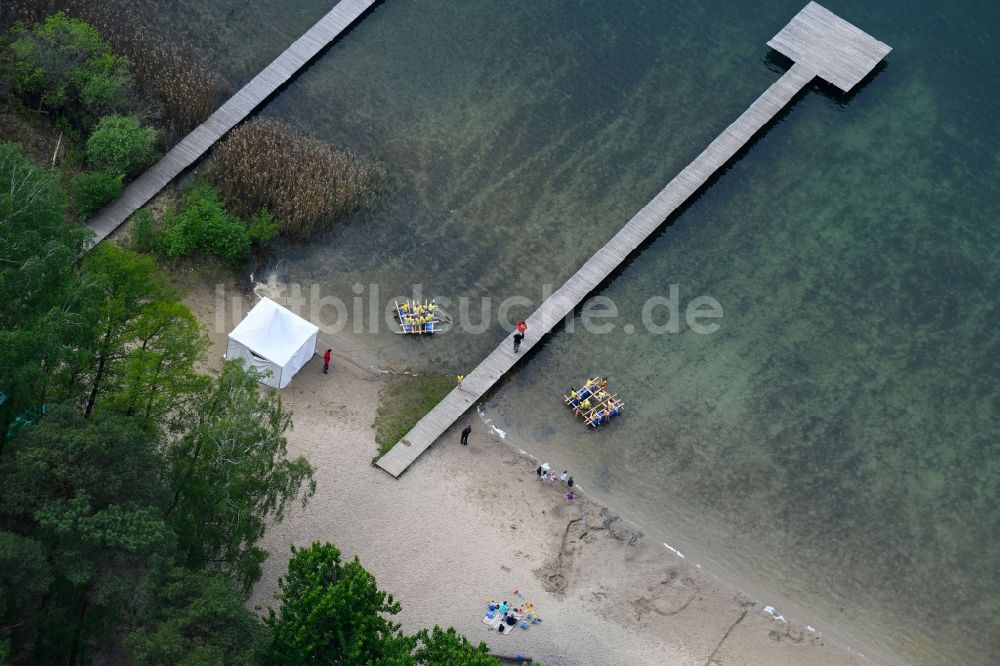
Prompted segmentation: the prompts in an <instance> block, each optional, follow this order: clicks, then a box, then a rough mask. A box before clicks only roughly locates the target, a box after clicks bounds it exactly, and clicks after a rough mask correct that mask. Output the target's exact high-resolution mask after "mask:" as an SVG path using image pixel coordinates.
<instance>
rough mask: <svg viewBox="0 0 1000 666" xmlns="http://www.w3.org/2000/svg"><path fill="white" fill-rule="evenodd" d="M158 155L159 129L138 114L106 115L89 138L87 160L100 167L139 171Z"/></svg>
mask: <svg viewBox="0 0 1000 666" xmlns="http://www.w3.org/2000/svg"><path fill="white" fill-rule="evenodd" d="M154 159H156V130H155V129H153V128H152V127H143V126H142V125H141V124H140V123H139V119H138V118H135V117H134V116H104V117H103V118H101V119H100V120H99V121H97V127H95V128H94V131H93V133H92V134H91V135H90V138H89V139H87V160H88V161H89V162H90V163H91V164H92V165H94V166H95V167H97V168H99V169H103V170H105V171H107V172H109V173H114V174H122V175H124V176H131V175H135V174H136V173H137V172H138V171H140V170H141V169H142V168H143V167H146V166H149V165H150V164H152V162H153V160H154Z"/></svg>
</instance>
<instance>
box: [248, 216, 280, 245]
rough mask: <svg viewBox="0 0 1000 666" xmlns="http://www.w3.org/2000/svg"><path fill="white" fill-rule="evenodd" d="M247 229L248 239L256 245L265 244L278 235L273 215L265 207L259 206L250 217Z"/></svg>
mask: <svg viewBox="0 0 1000 666" xmlns="http://www.w3.org/2000/svg"><path fill="white" fill-rule="evenodd" d="M247 229H248V230H249V231H250V239H251V240H253V242H254V243H257V245H267V243H269V242H270V241H271V240H272V239H273V238H274V237H275V236H277V235H278V223H277V222H276V221H275V220H274V215H272V214H271V211H269V210H268V209H266V208H261V209H260V210H259V211H257V212H256V213H254V214H253V217H251V218H250V222H249V224H247Z"/></svg>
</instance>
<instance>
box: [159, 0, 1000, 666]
mask: <svg viewBox="0 0 1000 666" xmlns="http://www.w3.org/2000/svg"><path fill="white" fill-rule="evenodd" d="M801 5H802V3H801V2H800V1H799V0H788V1H785V0H768V1H767V2H761V3H706V2H701V1H695V0H683V1H677V2H626V3H621V4H618V5H609V4H608V3H598V2H556V1H547V2H544V3H517V4H514V3H489V2H461V3H458V2H455V3H444V2H421V3H418V2H415V1H413V0H392V1H391V2H386V3H383V4H381V5H379V6H378V7H376V8H375V9H374V10H373V11H372V12H371V13H370V14H369V15H368V16H367V17H366V18H365V19H364V20H363V21H362V22H361V23H360V24H359V25H358V26H356V27H355V28H354V29H352V30H351V32H350V33H349V34H348V35H347V36H346V37H345V38H343V39H341V40H340V42H338V43H337V44H336V45H335V46H334V47H333V48H331V49H330V50H328V51H327V52H326V53H325V54H324V55H323V56H322V57H321V58H320V59H318V60H317V61H316V62H315V63H313V64H312V65H311V66H310V67H309V69H308V70H307V71H306V72H304V73H303V74H302V75H301V76H300V77H299V78H298V79H297V80H296V81H295V82H293V83H292V84H291V85H289V86H288V87H287V88H286V89H285V90H284V91H283V92H282V93H281V94H280V95H279V96H277V97H276V98H275V99H274V100H273V101H272V102H271V103H270V104H269V105H268V106H267V108H266V109H265V110H264V111H263V112H262V113H263V115H265V116H268V117H274V118H281V119H283V120H286V121H288V122H291V123H293V124H295V125H297V126H299V127H300V128H302V129H303V130H305V131H307V132H308V133H310V134H312V135H314V136H317V137H320V138H322V139H326V140H330V141H333V142H335V143H338V144H340V145H343V146H348V147H351V148H353V149H355V150H357V151H359V152H361V153H363V154H366V155H375V156H377V157H378V158H379V159H381V160H382V161H383V162H384V163H385V164H386V165H387V168H388V170H389V172H390V174H391V183H390V187H389V191H388V193H387V195H386V197H385V200H384V201H383V202H382V204H381V206H380V207H379V209H378V210H377V211H376V212H375V213H374V214H373V215H371V216H370V217H368V218H366V219H356V220H351V221H349V222H347V223H345V224H343V225H341V226H340V227H339V228H338V229H337V230H335V231H334V232H333V233H331V234H330V235H329V237H327V238H323V239H321V240H319V241H317V242H315V243H313V244H310V245H309V246H307V247H302V246H299V247H296V246H282V247H279V248H278V249H277V251H276V253H275V256H276V257H277V259H276V260H274V261H272V262H271V263H270V264H269V265H268V266H267V267H265V270H264V271H263V277H264V278H265V279H266V280H269V281H270V283H271V284H272V285H287V284H292V283H295V284H300V285H303V288H304V289H305V290H308V287H309V285H312V284H316V285H318V286H319V289H320V290H321V293H322V294H323V295H325V296H337V297H339V298H341V299H343V300H344V301H345V302H347V303H351V302H352V299H353V298H354V297H355V296H357V295H358V293H357V292H358V291H360V292H361V294H360V296H361V299H367V298H368V297H370V295H371V292H372V290H373V288H374V287H372V285H377V288H378V290H379V299H380V300H381V301H383V302H384V301H385V300H386V299H390V300H391V298H392V297H395V296H401V295H404V294H409V293H410V292H411V290H412V288H413V285H414V283H419V284H420V285H421V290H422V293H423V294H424V295H426V296H428V297H431V296H437V297H439V298H449V299H453V300H457V299H458V298H459V297H467V298H470V299H472V302H473V303H474V304H475V305H474V307H473V312H472V319H473V320H478V318H479V314H480V313H479V305H478V304H479V302H480V301H479V299H481V298H484V297H490V298H492V299H494V300H493V309H494V310H495V309H496V306H497V305H498V303H499V302H500V301H501V300H502V299H504V298H507V297H510V296H518V295H520V296H524V297H527V298H528V299H531V300H532V301H534V303H536V304H537V302H539V300H540V299H541V297H542V295H543V294H542V287H541V285H543V284H551V285H556V286H558V285H559V284H561V283H562V282H563V281H564V280H565V279H566V278H567V277H569V276H570V275H571V274H572V273H573V272H574V271H575V270H576V268H577V267H578V266H579V265H580V264H581V263H582V262H583V261H584V260H586V258H587V257H589V256H590V254H592V253H593V251H595V250H596V249H597V248H599V247H600V246H601V245H602V244H603V243H604V242H605V241H606V240H607V239H608V238H609V237H610V236H611V235H613V233H614V232H615V231H616V230H617V229H618V228H620V226H621V225H622V224H624V222H625V221H626V220H627V219H628V218H630V217H631V216H632V214H634V212H635V211H637V210H638V209H639V208H640V207H642V206H643V205H644V204H645V203H646V202H647V201H648V200H649V199H650V198H651V197H652V196H653V195H654V194H655V193H656V192H658V191H659V190H660V189H661V188H662V187H663V186H664V185H665V184H666V183H667V182H668V181H669V180H670V178H672V177H673V176H674V175H675V174H676V173H677V171H679V170H680V169H681V168H682V167H683V166H684V165H685V164H687V162H689V161H690V160H691V159H692V158H693V157H694V156H695V155H697V153H698V152H699V151H700V150H701V149H702V148H703V147H704V146H705V145H706V144H707V143H708V142H709V141H710V140H711V139H712V138H713V137H714V136H715V135H716V134H717V133H718V132H719V131H720V130H721V129H722V128H723V127H725V126H726V125H727V124H728V123H729V122H731V121H732V120H733V119H734V118H735V117H736V116H737V115H738V114H739V113H740V112H741V111H742V110H743V109H744V108H745V107H746V106H747V105H748V104H749V103H750V102H751V101H752V100H753V99H754V98H755V97H756V96H757V95H758V94H760V93H761V92H762V91H763V90H764V89H765V88H766V87H767V86H768V85H769V84H770V83H771V82H773V81H774V80H775V79H776V78H777V77H778V76H780V73H781V71H782V65H781V63H779V62H777V61H776V60H775V59H774V58H772V57H769V54H768V50H767V48H766V47H765V42H766V41H767V40H768V39H769V38H770V37H771V36H772V35H773V34H774V33H775V32H777V30H779V29H780V28H781V27H782V26H783V25H784V24H785V23H786V22H787V21H788V19H790V18H791V17H792V16H793V15H794V14H795V12H796V11H798V10H799V9H800V8H801ZM329 6H330V3H329V2H320V1H318V0H295V1H289V2H286V3H283V5H282V8H281V10H280V11H279V10H276V9H274V6H273V3H268V2H264V1H263V0H251V1H250V2H247V1H246V0H239V1H237V0H212V1H211V2H207V3H205V2H195V1H194V0H180V1H178V2H176V3H174V5H173V6H172V8H171V10H170V13H168V14H163V15H161V17H160V20H162V22H163V25H165V26H168V27H165V28H164V29H165V30H168V31H173V32H175V33H176V34H184V35H185V36H186V37H187V38H188V39H191V40H193V41H194V42H195V43H196V44H197V46H198V48H199V50H201V51H202V52H203V55H204V56H205V57H206V58H210V59H211V62H213V63H214V64H215V66H217V67H218V68H219V71H220V72H221V73H222V74H223V75H225V76H226V77H227V78H228V80H229V81H230V83H231V85H232V86H238V84H241V83H242V82H243V81H245V80H246V79H248V78H249V77H250V76H252V74H253V73H255V72H256V71H257V70H258V69H259V68H260V67H262V66H263V65H265V64H266V63H267V62H268V61H269V60H270V59H271V58H272V57H274V56H275V55H276V54H277V53H279V52H280V51H281V50H282V49H283V48H284V47H285V46H286V45H287V44H288V43H290V42H291V41H292V40H293V39H294V38H295V37H297V36H298V35H299V34H300V33H301V32H302V31H304V30H305V29H306V28H307V27H308V26H309V25H310V24H311V23H312V22H314V21H315V20H316V19H317V18H319V17H320V16H321V15H322V14H323V13H325V12H326V11H327V10H328V8H329ZM828 6H829V7H830V9H832V10H833V11H835V12H837V13H838V14H840V15H841V16H843V17H844V18H846V19H847V20H849V21H852V22H854V23H855V24H857V25H858V26H859V27H861V28H862V29H864V30H866V31H867V32H869V33H871V34H872V35H874V36H875V37H877V38H879V39H881V40H882V41H885V42H886V43H888V44H889V45H891V46H892V47H893V48H894V50H893V52H892V53H891V54H890V56H889V58H888V62H887V64H886V66H885V67H884V68H883V69H882V71H880V72H879V73H878V74H877V75H876V76H874V77H873V78H872V79H871V80H870V81H868V82H867V83H866V84H865V85H864V86H863V87H862V88H861V89H860V90H859V91H857V92H856V93H855V94H852V95H851V96H848V97H844V96H841V95H838V94H836V93H835V92H834V91H833V90H831V89H829V88H827V87H823V86H814V87H813V88H811V89H810V90H809V92H807V93H806V94H805V95H803V96H801V97H800V98H798V99H797V100H796V101H795V102H794V104H793V105H792V107H791V109H790V111H789V112H787V113H785V114H784V115H783V116H782V117H781V119H780V120H779V121H778V122H776V123H775V124H773V125H772V126H770V127H769V128H768V129H767V130H766V132H765V133H764V135H763V136H762V137H761V138H760V140H758V141H757V142H755V143H754V145H753V146H752V148H751V149H750V150H749V151H748V152H746V153H745V154H743V155H742V156H740V157H739V159H738V160H737V161H735V162H734V163H733V164H732V165H731V166H730V167H729V168H728V169H727V170H726V172H725V173H724V175H723V176H722V177H721V178H719V179H718V180H717V181H716V182H715V183H714V184H713V185H712V186H711V187H710V188H709V189H708V190H707V191H706V192H704V193H703V194H702V195H701V196H700V197H699V198H698V199H697V200H696V201H695V202H694V203H693V204H692V205H691V206H689V207H688V208H687V209H686V210H685V211H684V212H683V213H682V214H681V215H679V216H677V217H676V219H675V220H672V223H671V224H670V225H669V226H665V227H664V229H663V230H662V231H661V232H660V233H659V235H658V236H657V238H656V239H655V240H653V241H652V242H650V243H648V244H647V245H646V246H644V248H643V249H642V251H641V252H640V253H638V254H637V255H636V256H634V257H633V258H632V259H631V260H630V261H629V262H628V263H627V265H626V266H625V267H623V268H622V269H621V270H620V271H618V272H617V273H616V275H615V276H614V277H613V278H612V279H611V280H610V281H609V282H608V283H607V284H605V285H604V286H603V287H602V288H601V290H600V292H599V294H600V295H601V296H605V297H608V298H610V299H612V300H613V301H614V302H615V303H616V305H617V307H618V310H619V314H620V318H619V319H617V320H614V321H613V323H614V329H613V330H612V331H611V332H610V333H607V334H601V335H598V334H594V333H588V332H587V331H585V330H583V328H582V327H580V326H576V327H575V330H574V331H573V332H572V333H571V332H569V331H567V330H565V329H560V330H559V331H557V332H556V333H554V334H553V335H552V336H551V337H550V338H549V339H548V340H547V341H546V342H545V343H544V345H542V346H541V348H540V349H539V350H537V351H536V352H534V353H533V354H532V356H531V359H530V362H528V363H526V364H522V365H521V366H519V368H518V369H517V370H516V372H515V373H514V374H513V375H512V376H511V377H510V378H509V379H508V380H506V381H505V382H504V383H503V384H502V386H501V387H500V388H499V389H497V390H496V391H495V392H494V393H493V394H492V395H491V396H490V397H489V399H488V400H487V401H486V404H485V405H484V412H485V414H486V416H487V417H489V418H491V419H493V421H494V422H495V424H496V425H497V426H498V427H499V428H501V429H502V430H504V431H505V432H506V433H507V438H506V441H507V442H508V443H509V444H511V445H512V446H514V447H516V448H521V449H525V450H527V451H529V452H531V453H532V454H534V455H537V456H539V457H541V458H544V459H546V460H549V461H550V462H552V463H553V464H555V465H557V466H558V467H560V468H563V467H565V468H569V469H570V470H571V471H572V472H573V474H574V476H575V478H576V479H577V481H578V482H579V484H580V485H581V486H582V487H583V489H584V490H585V491H586V492H587V493H589V494H592V495H593V496H595V497H596V498H597V499H599V500H603V501H605V502H607V503H608V504H609V505H611V506H612V507H614V508H615V509H616V510H619V511H621V512H622V513H623V514H624V515H625V516H627V517H628V518H630V519H631V520H634V521H636V522H637V523H639V524H640V525H642V526H643V528H644V529H645V530H646V532H647V534H649V535H650V537H651V538H653V539H656V540H658V541H666V542H668V543H670V544H671V545H673V546H675V547H678V548H680V549H681V550H682V551H684V552H685V554H687V556H688V557H689V558H692V559H695V560H696V561H698V562H703V563H704V566H705V568H706V570H708V571H712V572H721V573H724V574H725V575H729V576H733V577H734V578H736V579H737V580H739V581H742V582H744V583H745V584H746V585H748V586H749V587H751V588H752V589H754V590H756V591H758V594H759V595H760V598H761V599H762V600H764V601H768V600H769V599H771V598H773V599H774V600H780V602H781V603H782V604H784V605H783V606H782V607H780V608H779V610H782V609H784V608H786V607H787V608H791V609H793V611H789V612H788V613H787V614H788V615H789V617H791V618H792V619H793V620H797V621H800V622H808V623H810V624H812V625H813V626H815V627H816V628H818V629H820V630H821V631H826V632H831V631H836V632H837V633H838V634H839V635H841V636H842V637H844V638H845V639H846V640H847V641H848V642H849V643H850V644H852V645H853V646H855V648H856V649H859V650H861V651H864V652H869V651H874V652H876V653H882V654H890V653H891V654H896V655H899V656H900V657H901V659H902V660H903V661H905V662H908V663H917V664H952V663H962V664H992V663H995V659H996V655H997V654H1000V632H998V629H1000V627H998V624H1000V623H998V620H997V617H998V614H1000V576H998V574H997V572H998V571H1000V508H998V500H1000V450H998V448H1000V445H998V442H1000V427H998V426H1000V422H998V413H1000V404H998V402H1000V391H998V387H997V378H998V377H1000V344H998V343H1000V336H998V334H997V312H996V301H997V298H996V294H997V293H998V292H1000V258H998V254H997V249H998V247H1000V228H998V224H997V222H998V219H1000V215H998V213H1000V187H998V183H1000V178H998V175H1000V168H998V167H1000V164H998V162H1000V158H998V155H1000V133H998V132H997V131H996V117H997V108H998V99H1000V95H998V93H997V83H998V81H997V79H998V76H997V73H996V72H997V70H996V67H995V64H996V62H997V55H998V53H997V47H996V45H995V44H996V42H995V38H994V35H993V34H992V33H993V32H994V31H995V28H996V26H997V25H1000V5H997V4H996V3H992V2H985V1H982V2H963V3H927V2H902V0H891V1H887V2H881V3H869V2H862V1H861V0H844V1H842V2H836V3H834V4H832V5H828ZM672 284H676V285H678V297H679V302H680V304H681V307H682V308H683V307H684V305H686V304H687V303H688V302H689V301H690V300H691V299H692V298H695V297H697V296H702V295H707V296H711V297H713V298H715V299H717V300H718V301H719V302H720V303H721V304H722V307H723V309H724V313H725V316H724V317H723V318H722V319H721V320H719V321H718V323H719V324H720V328H719V330H718V331H716V332H715V333H712V334H709V335H700V334H697V333H695V332H693V331H691V330H690V329H688V328H687V327H686V326H684V325H682V326H681V327H680V331H679V332H678V333H676V334H671V333H668V334H664V335H654V334H651V333H650V332H648V331H647V330H646V329H645V328H644V327H642V326H641V325H640V323H641V322H640V318H641V317H640V315H641V312H642V308H643V304H644V303H645V302H646V301H647V299H649V298H650V297H653V296H666V295H669V293H670V285H672ZM355 285H358V287H357V290H354V289H352V288H353V287H354V286H355ZM365 302H366V301H365ZM531 309H532V308H531V307H529V306H528V305H518V306H515V307H514V308H513V309H512V310H511V312H510V316H511V318H512V319H515V320H516V319H517V318H519V317H522V316H524V315H526V314H527V313H528V312H529V311H530V310H531ZM453 314H457V313H456V312H454V311H453ZM626 324H631V325H633V326H635V332H634V333H631V334H629V333H626V327H625V325H626ZM352 325H353V324H352ZM529 334H530V331H529ZM505 335H506V333H505V331H504V330H503V329H502V328H501V327H500V326H499V325H492V326H490V327H489V328H488V329H487V331H486V332H485V333H481V334H471V333H463V332H461V331H458V330H455V331H453V332H451V333H449V334H448V335H445V336H439V337H438V338H437V339H434V340H412V339H408V338H405V337H403V336H396V335H393V334H392V333H391V332H390V331H389V330H388V329H386V328H385V327H382V330H381V332H379V333H375V334H372V333H364V332H362V333H359V334H354V333H351V332H350V330H348V332H346V333H345V334H344V335H343V336H342V337H341V338H340V340H342V341H344V342H343V345H342V347H343V348H342V350H340V351H343V352H344V353H350V354H353V355H355V356H357V357H358V358H362V359H366V360H370V361H371V362H372V363H375V364H378V365H381V366H384V367H391V368H396V369H404V368H406V369H413V370H418V371H435V372H451V373H457V372H465V371H467V370H469V369H471V368H472V367H474V365H475V363H476V362H477V361H478V359H480V358H482V357H483V356H484V355H485V354H486V353H487V352H488V351H489V350H490V349H491V348H492V347H493V346H494V345H496V344H497V343H499V342H500V341H501V340H503V339H504V336H505ZM595 373H602V374H607V375H608V376H610V377H611V379H612V384H613V388H614V389H615V390H616V392H618V393H619V394H620V395H621V396H622V397H624V399H625V401H626V403H627V405H628V409H627V415H626V417H625V418H623V419H621V420H620V421H618V422H615V423H613V424H612V425H611V426H610V427H608V428H606V429H604V430H602V431H600V432H590V431H588V430H586V429H585V428H584V427H583V426H582V424H580V423H579V422H577V421H575V420H573V419H572V418H571V416H570V415H569V414H568V413H567V412H566V411H565V408H564V407H563V406H562V404H561V394H562V393H563V392H564V391H565V389H566V387H567V386H569V385H570V384H572V383H576V382H579V381H580V380H581V379H582V378H584V377H586V376H588V375H590V374H595ZM664 557H665V558H666V557H672V555H670V553H669V552H667V551H666V550H665V551H664ZM768 595H772V596H771V597H769V596H768Z"/></svg>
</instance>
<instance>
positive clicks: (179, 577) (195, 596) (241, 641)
mask: <svg viewBox="0 0 1000 666" xmlns="http://www.w3.org/2000/svg"><path fill="white" fill-rule="evenodd" d="M141 596H142V602H141V604H140V606H139V611H138V620H139V626H138V627H137V628H136V629H135V630H133V631H132V632H131V633H130V634H129V636H128V638H127V639H126V641H125V646H126V648H127V650H128V652H129V654H130V656H131V657H132V661H133V663H135V664H136V666H147V665H148V666H158V665H159V664H177V665H178V666H217V665H218V666H245V665H246V664H251V663H254V662H255V661H256V657H257V653H258V650H259V649H260V648H261V647H262V646H263V642H264V634H265V628H264V626H263V625H262V624H261V623H260V622H259V620H258V619H257V616H256V615H254V614H253V613H251V612H250V611H248V610H247V609H246V608H245V607H244V606H243V603H242V600H241V599H240V595H239V592H238V591H237V590H236V588H235V587H234V586H233V582H232V580H231V579H230V578H229V577H228V576H226V575H225V574H219V573H206V572H204V571H191V570H190V569H185V568H182V567H176V566H173V565H172V563H171V562H170V561H169V560H167V559H163V558H157V559H156V560H155V561H154V563H153V566H152V567H151V569H150V572H149V574H147V576H146V578H145V580H144V581H143V584H142V592H141Z"/></svg>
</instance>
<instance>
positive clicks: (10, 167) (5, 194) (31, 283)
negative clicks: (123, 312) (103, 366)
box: [0, 143, 91, 452]
mask: <svg viewBox="0 0 1000 666" xmlns="http://www.w3.org/2000/svg"><path fill="white" fill-rule="evenodd" d="M65 209H66V201H65V197H64V196H63V194H62V191H61V190H60V189H59V187H58V185H57V183H56V180H55V177H54V175H53V174H52V173H51V172H49V171H46V170H44V169H42V168H40V167H38V166H37V165H35V164H33V163H32V162H30V161H29V160H28V159H26V158H25V157H24V156H23V155H22V154H21V151H20V149H18V148H17V146H15V145H13V144H9V143H8V144H0V392H2V393H3V394H4V397H5V399H0V452H2V447H3V444H4V442H5V441H6V439H7V434H8V430H9V428H10V425H11V423H12V422H13V421H14V420H15V419H16V418H20V417H23V416H24V415H25V414H30V415H32V416H34V417H37V416H38V414H40V412H41V408H42V405H43V404H44V403H45V402H46V401H47V400H51V399H52V397H53V395H52V388H53V385H54V383H55V382H54V381H53V378H54V375H55V373H56V369H57V368H59V367H60V366H61V365H62V364H63V362H64V360H65V358H66V357H67V355H68V354H69V353H70V350H71V347H72V344H71V342H72V339H73V337H74V336H77V335H79V334H80V333H81V332H82V331H83V330H84V328H85V326H84V321H83V319H82V317H81V316H80V314H79V308H80V304H81V302H82V299H83V298H84V294H83V291H82V286H81V283H80V281H79V280H78V278H77V275H76V260H77V257H79V256H80V254H81V252H82V251H83V247H84V245H85V243H86V242H87V241H88V239H89V238H90V235H91V234H90V231H89V230H88V229H87V228H86V227H81V226H79V225H70V224H68V223H67V222H66V219H65Z"/></svg>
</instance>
